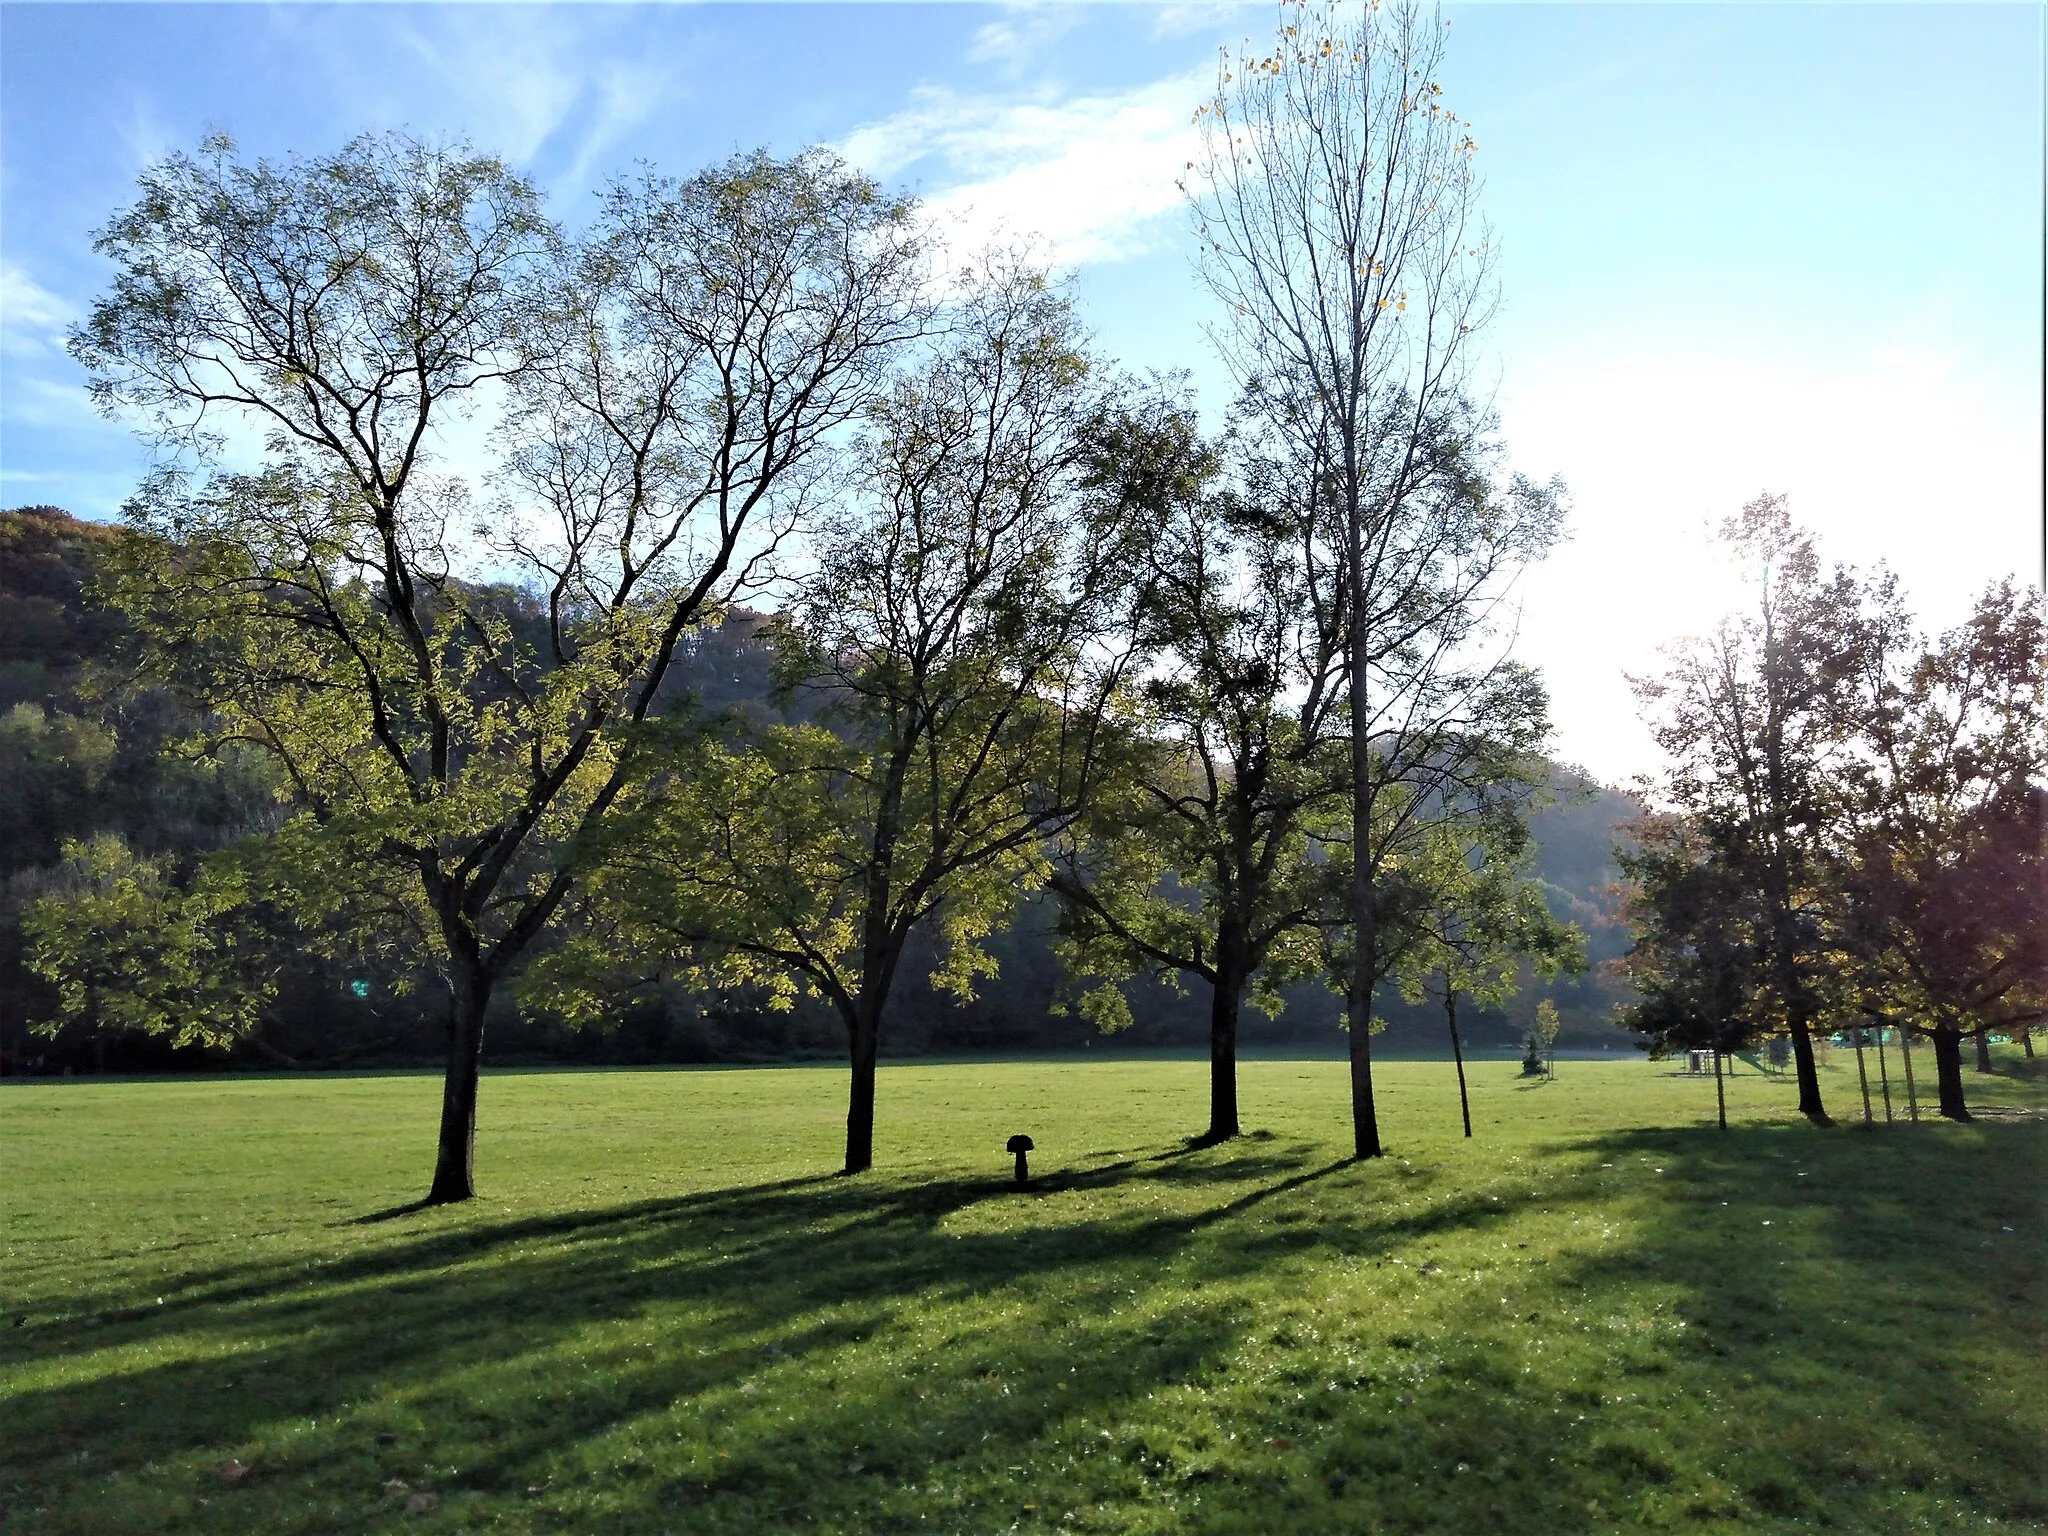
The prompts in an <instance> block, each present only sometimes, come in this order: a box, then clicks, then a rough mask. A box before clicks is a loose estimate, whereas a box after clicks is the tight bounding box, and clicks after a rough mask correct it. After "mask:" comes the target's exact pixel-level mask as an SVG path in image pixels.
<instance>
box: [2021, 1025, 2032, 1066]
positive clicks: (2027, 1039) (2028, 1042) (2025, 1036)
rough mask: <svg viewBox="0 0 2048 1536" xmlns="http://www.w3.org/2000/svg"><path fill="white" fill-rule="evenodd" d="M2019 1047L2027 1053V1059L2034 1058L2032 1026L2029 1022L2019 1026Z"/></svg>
mask: <svg viewBox="0 0 2048 1536" xmlns="http://www.w3.org/2000/svg"><path fill="white" fill-rule="evenodd" d="M2020 1049H2021V1050H2023V1051H2025V1052H2026V1053H2027V1060H2029V1061H2032V1060H2033V1059H2034V1028H2033V1026H2032V1025H2031V1024H2022V1025H2021V1026H2020Z"/></svg>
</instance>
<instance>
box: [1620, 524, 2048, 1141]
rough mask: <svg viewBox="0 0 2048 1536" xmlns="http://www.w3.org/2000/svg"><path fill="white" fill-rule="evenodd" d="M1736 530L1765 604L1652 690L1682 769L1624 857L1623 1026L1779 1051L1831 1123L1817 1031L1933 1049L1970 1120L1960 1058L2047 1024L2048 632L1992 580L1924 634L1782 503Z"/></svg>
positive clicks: (1734, 543)
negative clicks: (2046, 698) (1626, 1006)
mask: <svg viewBox="0 0 2048 1536" xmlns="http://www.w3.org/2000/svg"><path fill="white" fill-rule="evenodd" d="M1723 537H1724V539H1725V541H1726V542H1727V544H1728V545H1729V547H1730V548H1731V549H1732V550H1733V551H1734V552H1735V553H1736V554H1737V556H1738V557H1739V560H1740V562H1741V564H1742V565H1743V567H1744V568H1745V569H1746V571H1747V573H1748V576H1749V578H1750V580H1751V584H1752V592H1753V597H1754V600H1753V603H1752V604H1751V606H1750V607H1749V608H1748V609H1747V610H1746V611H1745V612H1742V613H1738V614H1736V615H1734V616H1732V617H1730V618H1729V619H1728V620H1727V621H1725V622H1724V623H1722V624H1721V625H1720V626H1719V627H1718V628H1717V629H1716V630H1715V631H1714V632H1713V633H1712V634H1711V635H1708V636H1706V637H1704V638H1702V639H1700V640H1699V641H1697V642H1694V643H1692V644H1690V645H1689V646H1686V647H1684V648H1682V649H1681V650H1679V651H1678V652H1677V653H1676V654H1675V655H1674V656H1673V657H1672V658H1671V666H1670V668H1669V670H1668V671H1667V672H1666V673H1665V674H1664V675H1663V676H1661V677H1657V678H1654V679H1649V680H1645V681H1643V682H1641V683H1639V684H1638V690H1639V692H1640V694H1641V695H1642V698H1643V700H1644V703H1645V705H1646V707H1647V708H1648V710H1649V711H1650V713H1651V717H1652V719H1653V720H1654V722H1655V727H1656V734H1657V738H1658V741H1659V743H1660V744H1661V745H1662V746H1663V747H1664V749H1665V751H1666V752H1667V753H1668V754H1669V755H1670V757H1671V759H1672V761H1673V764H1674V767H1673V770H1672V771H1671V773H1670V774H1669V775H1668V776H1667V777H1666V778H1665V780H1664V781H1663V783H1662V785H1661V794H1660V795H1659V797H1658V799H1657V801H1656V802H1655V803H1654V804H1653V806H1652V811H1651V814H1649V815H1647V816H1645V817H1644V818H1643V819H1642V820H1641V821H1639V822H1638V823H1637V824H1636V826H1635V829H1634V830H1635V834H1636V836H1635V843H1634V846H1633V847H1632V848H1631V849H1630V850H1628V851H1626V852H1625V853H1624V855H1623V864H1624V866H1625V869H1626V871H1627V874H1628V876H1629V879H1630V913H1629V916H1630V919H1631V923H1632V926H1633V927H1634V928H1635V930H1636V933H1637V938H1636V942H1635V946H1634V948H1633V950H1632V951H1631V953H1630V955H1629V957H1628V959H1627V962H1626V968H1627V972H1628V975H1629V977H1630V979H1631V981H1632V982H1633V983H1634V985H1635V986H1636V988H1637V989H1638V991H1639V993H1640V1000H1639V1002H1638V1003H1637V1004H1636V1005H1635V1006H1634V1007H1633V1008H1632V1009H1631V1010H1630V1014H1629V1017H1630V1022H1631V1023H1632V1024H1633V1025H1634V1027H1635V1028H1637V1029H1639V1030H1641V1031H1643V1032H1644V1033H1646V1034H1648V1035H1649V1036H1651V1037H1652V1038H1653V1039H1655V1040H1656V1041H1658V1042H1659V1043H1660V1045H1661V1046H1662V1047H1663V1048H1665V1049H1677V1048H1685V1047H1692V1048H1706V1049H1712V1050H1716V1051H1720V1052H1727V1051H1732V1050H1736V1049H1740V1048H1742V1047H1744V1046H1747V1045H1749V1044H1750V1043H1752V1042H1754V1041H1756V1040H1758V1039H1761V1038H1768V1037H1789V1039H1790V1043H1791V1048H1792V1055H1793V1060H1794V1062H1795V1064H1796V1068H1797V1072H1798V1082H1799V1108H1800V1110H1801V1111H1802V1112H1803V1113H1805V1114H1806V1115H1808V1116H1809V1117H1810V1118H1812V1119H1813V1120H1814V1121H1815V1122H1816V1123H1817V1124H1825V1123H1827V1111H1826V1109H1825V1107H1824V1105H1823V1104H1822V1101H1821V1092H1820V1079H1819V1075H1818V1072H1817V1071H1816V1067H1815V1060H1814V1039H1815V1036H1816V1034H1817V1033H1822V1032H1828V1033H1832V1032H1835V1031H1840V1030H1844V1029H1847V1030H1851V1031H1863V1030H1866V1029H1875V1030H1877V1031H1879V1032H1880V1038H1881V1032H1882V1031H1884V1030H1885V1029H1887V1028H1890V1029H1897V1030H1901V1031H1904V1032H1905V1036H1906V1037H1908V1038H1911V1037H1921V1038H1925V1039H1927V1040H1929V1041H1931V1043H1932V1045H1933V1051H1934V1061H1935V1065H1936V1075H1937V1081H1938V1084H1939V1093H1940V1104H1941V1112H1942V1113H1943V1114H1944V1115H1947V1116H1949V1117H1951V1118H1953V1119H1967V1118H1968V1117H1969V1114H1968V1110H1967V1109H1966V1108H1965V1105H1964V1102H1963V1078H1962V1042H1963V1041H1964V1040H1966V1039H1972V1038H1974V1040H1975V1041H1976V1044H1977V1050H1978V1053H1979V1064H1980V1065H1981V1066H1983V1067H1985V1068H1986V1069H1987V1070H1988V1068H1989V1064H1990V1061H1989V1038H1990V1036H1991V1035H1992V1034H1993V1033H1994V1032H1995V1033H1999V1034H2004V1035H2010V1036H2014V1037H2016V1038H2017V1039H2018V1040H2019V1041H2020V1042H2021V1044H2022V1046H2023V1047H2024V1048H2025V1050H2026V1051H2027V1053H2028V1054H2029V1055H2031V1054H2032V1052H2033V1045H2032V1041H2031V1032H2032V1031H2033V1029H2034V1028H2036V1027H2037V1026H2039V1025H2040V1024H2042V1023H2043V1022H2044V1021H2048V817H2044V809H2048V715H2044V711H2043V689H2044V686H2048V683H2044V680H2048V630H2044V625H2043V619H2042V610H2041V599H2040V594H2039V593H2034V592H2028V591H2026V590H2024V589H2022V588H2020V587H2018V586H2017V585H2016V584H2014V583H2013V582H2011V581H2004V582H2000V583H1997V584H1995V585H1993V586H1991V587H1990V588H1988V589H1987V590H1986V591H1985V592H1984V593H1983V594H1982V595H1981V596H1980V597H1979V598H1978V599H1977V601H1976V603H1975V605H1974V607H1973V609H1972V611H1971V613H1970V615H1969V617H1968V619H1967V620H1966V621H1965V622H1964V623H1962V624H1961V625H1959V626H1958V627H1956V628H1955V629H1953V630H1951V631H1949V632H1947V633H1945V634H1942V635H1939V636H1937V637H1935V638H1932V639H1929V638H1927V637H1925V636H1922V635H1920V634H1919V633H1917V631H1916V629H1915V627H1914V625H1913V623H1912V621H1911V619H1910V617H1909V615H1908V614H1907V613H1906V611H1905V609H1904V606H1903V604H1902V602H1901V600H1900V597H1899V592H1898V587H1897V583H1896V581H1895V579H1894V578H1893V577H1892V576H1891V575H1890V574H1888V573H1886V572H1884V571H1879V572H1878V573H1876V574H1875V575H1872V576H1868V577H1859V576H1858V575H1857V574H1856V573H1855V572H1854V571H1851V570H1849V569H1846V568H1844V567H1840V566H1837V567H1835V568H1834V569H1833V570H1828V569H1825V568H1824V567H1823V565H1822V563H1821V561H1820V559H1819V557H1818V554H1817V553H1816V551H1815V549H1814V546H1813V541H1812V539H1811V538H1810V537H1809V536H1808V535H1807V534H1806V533H1804V532H1802V531H1801V530H1800V529H1798V528H1797V527H1796V526H1794V524H1793V523H1792V521H1791V518H1790V516H1789V514H1788V512H1787V510H1786V507H1785V504H1784V502H1783V500H1782V499H1779V498H1773V497H1765V498H1762V499H1760V500H1758V501H1756V502H1753V503H1751V504H1750V505H1749V506H1748V507H1747V508H1745V509H1744V510H1743V512H1742V514H1741V515H1740V516H1739V517H1736V518H1732V519H1730V520H1729V522H1728V523H1727V524H1726V526H1725V527H1724V530H1723Z"/></svg>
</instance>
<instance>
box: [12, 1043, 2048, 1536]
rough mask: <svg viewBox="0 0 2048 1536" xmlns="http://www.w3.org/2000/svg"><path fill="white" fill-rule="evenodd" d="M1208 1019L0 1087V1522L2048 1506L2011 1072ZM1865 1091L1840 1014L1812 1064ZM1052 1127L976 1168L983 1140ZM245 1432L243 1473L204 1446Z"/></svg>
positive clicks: (1719, 1518)
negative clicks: (872, 1069)
mask: <svg viewBox="0 0 2048 1536" xmlns="http://www.w3.org/2000/svg"><path fill="white" fill-rule="evenodd" d="M1381 1075H1382V1078H1383V1080H1384V1095H1383V1117H1384V1122H1385V1123H1386V1125H1387V1126H1388V1127H1389V1133H1390V1143H1391V1146H1392V1148H1393V1152H1394V1155H1393V1156H1391V1157H1389V1158H1387V1159H1384V1160H1381V1161H1378V1162H1374V1163H1370V1164H1356V1163H1352V1162H1349V1161H1348V1160H1346V1159H1345V1158H1344V1157H1343V1152H1344V1150H1345V1149H1344V1146H1343V1142H1342V1135H1343V1129H1344V1125H1345V1119H1344V1108H1345V1099H1344V1093H1345V1087H1344V1080H1343V1069H1342V1067H1341V1066H1340V1065H1337V1064H1325V1063H1313V1062H1261V1063H1253V1064H1249V1065H1248V1066H1247V1067H1246V1069H1245V1073H1244V1096H1245V1102H1246V1112H1247V1118H1248V1120H1249V1122H1250V1123H1252V1124H1254V1125H1258V1126H1261V1127H1262V1129H1261V1130H1260V1131H1259V1132H1257V1133H1256V1134H1254V1135H1253V1136H1250V1137H1247V1138H1244V1139H1242V1140H1239V1141H1237V1142H1234V1143H1231V1144H1227V1145H1224V1146H1221V1147H1214V1148H1208V1149H1203V1150H1200V1151H1189V1150H1187V1148H1186V1146H1185V1144H1184V1143H1183V1142H1182V1141H1181V1140H1180V1139H1179V1138H1180V1137H1181V1136H1183V1135H1184V1134H1185V1133H1186V1132H1188V1131H1190V1130H1193V1129H1196V1128H1198V1127H1199V1124H1200V1120H1201V1114H1202V1109H1203V1106H1204V1097H1203V1095H1204V1079H1203V1073H1202V1069H1201V1067H1200V1065H1199V1064H1196V1063H1183V1062H1160V1061H1147V1062H1142V1063H1122V1062H1115V1061H1097V1062H1087V1063H1075V1062H1064V1063H1058V1064H1049V1065H1030V1064H1006V1065H1001V1066H994V1065H972V1064H968V1065H953V1066H943V1067H936V1066H901V1067H893V1068H886V1069H885V1070H884V1073H883V1079H882V1082H883V1086H882V1115H883V1133H882V1134H881V1136H880V1137H879V1139H878V1146H877V1153H878V1162H879V1164H880V1171H879V1172H877V1173H876V1174H874V1175H864V1176H862V1177H861V1178H859V1179H854V1180H846V1179H836V1178H831V1177H826V1176H822V1175H824V1174H825V1172H826V1171H827V1170H829V1169H830V1168H831V1167H832V1166H833V1165H834V1152H835V1151H836V1143H837V1136H838V1131H839V1116H840V1114H841V1113H842V1112H843V1110H842V1103H841V1100H840V1097H839V1095H840V1091H841V1077H840V1074H838V1073H836V1072H827V1071H822V1070H813V1069H788V1070H750V1071H690V1072H659V1071H654V1072H646V1071H642V1072H583V1073H554V1074H542V1073H521V1074H515V1075H504V1076H499V1077H496V1078H493V1079H492V1080H491V1081H490V1082H488V1083H487V1084H486V1088H485V1101H484V1124H483V1129H482V1132H481V1134H480V1138H479V1148H478V1167H479V1170H480V1180H481V1183H482V1187H483V1191H484V1197H483V1198H482V1199H480V1200H478V1201H476V1202H473V1203H472V1204H470V1205H469V1206H467V1207H463V1208H459V1209H455V1210H438V1211H406V1210H405V1209H404V1207H405V1206H406V1204H407V1202H408V1201H409V1199H410V1198H411V1197H412V1196H414V1195H416V1194H417V1192H418V1189H419V1187H420V1184H421V1182H422V1180H423V1178H424V1174H425V1172H426V1170H427V1168H428V1167H429V1164H430V1160H431V1141H432V1135H433V1110H434V1107H435V1101H436V1095H437V1085H436V1083H435V1082H434V1081H433V1080H432V1079H431V1078H425V1077H402V1076H400V1077H389V1076H387V1077H365V1078H355V1079H331V1078H330V1079H312V1080H307V1079H269V1080H256V1081H244V1082H219V1081H216V1082H209V1083H189V1082H175V1081H172V1082H151V1083H67V1084H29V1085H10V1086H9V1087H8V1088H7V1089H5V1090H4V1091H0V1155H4V1158H5V1164H4V1166H5V1168H6V1170H7V1193H6V1204H5V1220H6V1236H5V1245H6V1251H5V1268H4V1279H0V1305H4V1308H5V1313H4V1315H0V1323H5V1324H12V1325H13V1326H11V1327H5V1328H0V1528H4V1529H5V1530H7V1531H8V1532H10V1533H12V1532H17V1531H18V1532H22V1533H29V1532H37V1533H40V1532H60V1531H63V1532H69V1531H80V1532H84V1531H91V1532H114V1531H194V1532H198V1531H252V1532H254V1531H260V1532H316V1531H317V1532H327V1531H382V1530H421V1531H445V1530H462V1529H483V1528H490V1529H496V1530H511V1531H587V1530H597V1529H603V1530H607V1531H611V1530H616V1531H676V1532H683V1531H689V1532H722V1531H732V1532H756V1531H809V1530H835V1531H891V1530H912V1529H928V1530H957V1531H1008V1530H1012V1529H1015V1530H1020V1531H1055V1530H1063V1531H1076V1530H1078V1531H1105V1532H1107V1531H1115V1532H1126V1531H1130V1532H1155V1531H1156V1532H1169V1531H1186V1530H1195V1531H1218V1532H1224V1531H1245V1532H1253V1531H1257V1532H1271V1531H1283V1530H1284V1531H1310V1532H1313V1531H1333V1532H1335V1531H1343V1532H1366V1531H1387V1532H1411V1531H1439V1530H1441V1531H1469V1530H1473V1529H1496V1530H1502V1531H1529V1532H1558V1531H1577V1530H1630V1531H1633V1530H1667V1529H1679V1530H1723V1531H1737V1530H1740V1531H1756V1530H1776V1529H1787V1530H1790V1529H1811V1528H1820V1527H1832V1528H1835V1529H1839V1530H1846V1531H1859V1532H1860V1531H1950V1530H1961V1529H1966V1528H1967V1529H1972V1530H1984V1529H2001V1528H2003V1529H2010V1530H2023V1529H2037V1528H2039V1523H2040V1522H2041V1521H2043V1520H2044V1519H2048V1495H2044V1492H2043V1447H2044V1445H2048V1435H2044V1432H2048V1409H2044V1404H2048V1370H2044V1365H2043V1359H2044V1356H2043V1350H2042V1345H2043V1338H2042V1331H2041V1311H2040V1308H2041V1304H2042V1301H2043V1299H2044V1268H2043V1260H2044V1257H2048V1245H2044V1239H2043V1227H2044V1222H2043V1211H2042V1201H2041V1192H2042V1190H2043V1189H2044V1187H2048V1184H2044V1175H2048V1167H2044V1162H2048V1136H2044V1133H2048V1122H2043V1121H2041V1120H2039V1119H2035V1118H2031V1117H2030V1116H2022V1115H2019V1114H2017V1113H2015V1112H2017V1111H2023V1110H2024V1111H2032V1110H2036V1109H2041V1108H2043V1107H2048V1084H2043V1083H2040V1082H2038V1081H2022V1080H2015V1079H2007V1078H1997V1079H1993V1078H1986V1077H1982V1076H1978V1075H1975V1074H1972V1075H1971V1078H1970V1083H1969V1086H1970V1088H1971V1090H1972V1092H1973V1094H1974V1095H1976V1097H1977V1099H1978V1100H1979V1101H1981V1102H1984V1103H1986V1104H1989V1105H1991V1106H1993V1107H1994V1108H2003V1109H2005V1110H2006V1111H2007V1112H2008V1113H2007V1114H2006V1115H2003V1116H1997V1117H1987V1118H1986V1119H1985V1120H1983V1121H1982V1122H1980V1123H1978V1124H1975V1125H1970V1126H1951V1125H1946V1124H1934V1123H1928V1124H1923V1125H1920V1126H1903V1125H1901V1126H1895V1127H1893V1128H1891V1129H1890V1130H1880V1131H1865V1130H1850V1129H1838V1130H1835V1131H1829V1132H1818V1131H1814V1130H1812V1129H1810V1128H1808V1127H1807V1126H1806V1125H1805V1124H1804V1123H1803V1122H1799V1121H1796V1120H1795V1118H1794V1117H1793V1116H1792V1114H1791V1092H1790V1088H1789V1085H1787V1084H1784V1083H1781V1082H1778V1081H1774V1080H1768V1079H1763V1078H1759V1077H1757V1076H1754V1075H1743V1076H1739V1077H1736V1078H1734V1079H1733V1080H1732V1081H1731V1082H1730V1084H1729V1087H1730V1095H1731V1110H1732V1113H1733V1116H1734V1120H1735V1125H1734V1127H1733V1128H1732V1129H1731V1130H1730V1131H1729V1132H1727V1133H1725V1134H1724V1133H1720V1132H1717V1131H1716V1130H1715V1129H1714V1128H1713V1126H1712V1124H1711V1115H1712V1108H1713V1104H1712V1095H1713V1087H1712V1083H1711V1081H1707V1082H1705V1083H1702V1082H1700V1081H1697V1080H1689V1079H1686V1078H1683V1077H1680V1076H1678V1075H1676V1074H1675V1073H1673V1072H1672V1071H1671V1070H1670V1069H1669V1068H1668V1067H1666V1066H1662V1065H1657V1064H1649V1063H1642V1062H1627V1063H1614V1064H1608V1063H1583V1064H1581V1063H1571V1064H1566V1065H1564V1066H1561V1067H1560V1070H1559V1075H1558V1077H1557V1079H1556V1080H1554V1081H1549V1082H1533V1083H1523V1082H1521V1081H1519V1080H1518V1079H1516V1077H1515V1076H1514V1069H1513V1068H1512V1066H1509V1065H1506V1064H1479V1065H1478V1066H1476V1067H1475V1068H1474V1069H1473V1077H1474V1095H1475V1106H1474V1107H1475V1126H1476V1129H1477V1130H1478V1133H1479V1135H1478V1139H1477V1140H1475V1141H1473V1142H1465V1141H1462V1140H1461V1139H1460V1138H1459V1137H1458V1136H1457V1112H1456V1096H1455V1088H1454V1086H1453V1084H1452V1081H1451V1077H1450V1069H1449V1066H1448V1064H1447V1063H1446V1064H1428V1063H1396V1064H1391V1065H1389V1066H1387V1067H1386V1068H1384V1069H1383V1072H1382V1074H1381ZM1828 1091H1829V1094H1830V1097H1831V1101H1832V1102H1833V1103H1834V1104H1835V1105H1836V1106H1837V1107H1838V1113H1840V1114H1841V1115H1843V1116H1845V1117H1846V1116H1847V1115H1848V1114H1849V1113H1850V1110H1851V1105H1852V1096H1853V1094H1854V1071H1853V1067H1848V1068H1844V1067H1843V1066H1841V1065H1839V1064H1838V1065H1837V1067H1836V1068H1835V1069H1834V1070H1832V1071H1831V1073H1830V1076H1829V1080H1828ZM1018 1130H1023V1131H1028V1132H1029V1133H1030V1134H1031V1135H1032V1136H1033V1137H1034V1139H1035V1140H1036V1141H1037V1143H1038V1147H1039V1151H1038V1152H1037V1153H1036V1154H1034V1157H1033V1165H1034V1171H1035V1172H1036V1173H1037V1175H1038V1179H1037V1185H1036V1187H1035V1188H1034V1189H1033V1190H1032V1191H1030V1192H1028V1193H1018V1192H1015V1191H1012V1190H1010V1189H1009V1188H1007V1187H1006V1186H1007V1173H1008V1159H1007V1158H1006V1157H1005V1156H1004V1154H1003V1152H1002V1145H1003V1141H1004V1139H1005V1138H1006V1137H1007V1136H1008V1135H1009V1134H1010V1133H1011V1132H1013V1131H1018ZM230 1462H233V1463H239V1464H240V1465H242V1466H244V1467H246V1468H248V1469H249V1470H248V1471H247V1473H246V1475H242V1476H239V1477H236V1478H235V1479H234V1480H232V1481H230V1480H229V1478H228V1477H225V1476H224V1475H223V1471H222V1469H223V1467H224V1466H225V1465H227V1464H228V1463H230Z"/></svg>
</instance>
